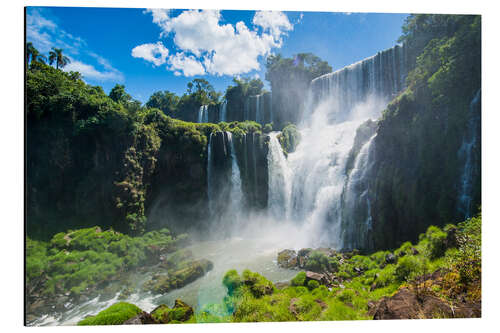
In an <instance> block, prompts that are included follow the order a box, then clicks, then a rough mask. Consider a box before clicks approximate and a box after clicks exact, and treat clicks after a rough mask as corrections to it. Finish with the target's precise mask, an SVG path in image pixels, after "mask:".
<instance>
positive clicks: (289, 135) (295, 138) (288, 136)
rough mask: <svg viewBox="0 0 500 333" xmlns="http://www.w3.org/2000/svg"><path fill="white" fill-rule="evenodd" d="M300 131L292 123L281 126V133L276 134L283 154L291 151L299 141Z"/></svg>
mask: <svg viewBox="0 0 500 333" xmlns="http://www.w3.org/2000/svg"><path fill="white" fill-rule="evenodd" d="M300 139H301V137H300V132H299V131H298V129H297V126H295V125H294V124H289V125H287V126H285V127H284V128H283V130H282V131H281V133H280V134H279V135H278V141H279V142H280V144H281V147H282V148H283V152H284V153H285V155H287V154H289V153H293V152H294V151H295V149H296V148H297V146H298V144H299V143H300Z"/></svg>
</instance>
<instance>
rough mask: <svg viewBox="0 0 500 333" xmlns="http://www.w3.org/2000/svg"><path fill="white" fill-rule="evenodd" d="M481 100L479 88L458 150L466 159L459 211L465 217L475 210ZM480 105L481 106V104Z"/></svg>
mask: <svg viewBox="0 0 500 333" xmlns="http://www.w3.org/2000/svg"><path fill="white" fill-rule="evenodd" d="M480 100H481V89H479V90H478V91H477V92H476V94H475V95H474V98H473V99H472V101H471V103H470V105H469V122H468V123H467V130H466V133H465V137H464V141H463V142H462V146H461V147H460V150H459V152H458V154H459V158H460V159H461V160H463V161H464V168H463V171H462V176H461V177H460V185H459V198H458V202H459V211H460V212H461V213H462V214H463V216H464V218H466V219H467V218H470V217H471V213H472V210H473V207H472V199H473V198H472V191H473V179H474V174H475V173H476V172H478V170H476V163H474V162H476V161H475V160H474V151H476V149H477V148H478V147H477V145H478V142H477V141H478V140H477V139H478V138H477V134H478V131H477V128H478V126H481V110H480V109H477V107H478V105H479V103H480ZM479 107H480V106H479Z"/></svg>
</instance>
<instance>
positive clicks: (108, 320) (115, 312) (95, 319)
mask: <svg viewBox="0 0 500 333" xmlns="http://www.w3.org/2000/svg"><path fill="white" fill-rule="evenodd" d="M141 312H142V310H141V309H140V308H138V307H137V306H135V305H134V304H130V303H126V302H119V303H115V304H113V305H111V306H110V307H109V308H107V309H105V310H102V311H101V312H99V313H98V314H97V315H95V316H89V317H87V318H85V319H83V320H81V321H79V322H78V325H82V326H84V325H121V324H123V323H124V322H125V321H127V320H129V319H131V318H133V317H135V316H137V315H138V314H140V313H141Z"/></svg>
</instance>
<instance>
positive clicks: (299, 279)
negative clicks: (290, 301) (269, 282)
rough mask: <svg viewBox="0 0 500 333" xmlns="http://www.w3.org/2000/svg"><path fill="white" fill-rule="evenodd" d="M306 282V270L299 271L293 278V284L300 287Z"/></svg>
mask: <svg viewBox="0 0 500 333" xmlns="http://www.w3.org/2000/svg"><path fill="white" fill-rule="evenodd" d="M305 283H306V272H299V273H298V274H297V275H295V277H294V278H293V279H292V281H291V284H292V286H295V287H298V286H304V285H305Z"/></svg>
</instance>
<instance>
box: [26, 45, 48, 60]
mask: <svg viewBox="0 0 500 333" xmlns="http://www.w3.org/2000/svg"><path fill="white" fill-rule="evenodd" d="M46 61H47V57H46V56H44V55H43V54H41V53H40V52H38V50H37V49H36V48H35V47H34V46H33V43H31V42H28V43H27V44H26V62H27V63H30V62H41V63H45V62H46Z"/></svg>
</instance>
